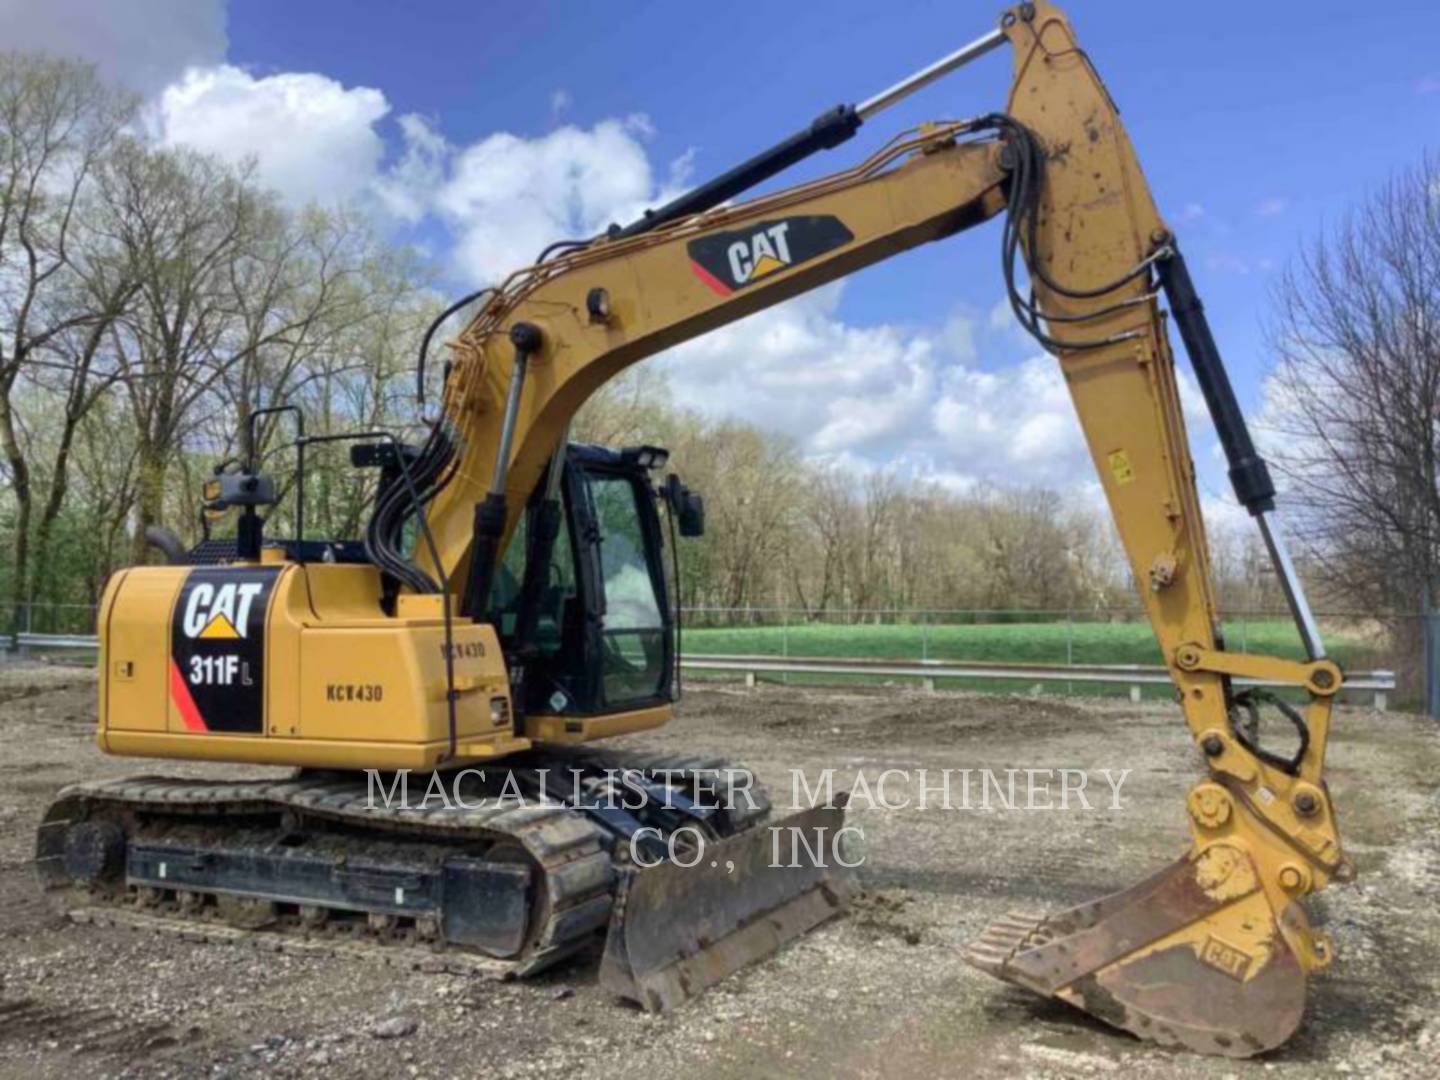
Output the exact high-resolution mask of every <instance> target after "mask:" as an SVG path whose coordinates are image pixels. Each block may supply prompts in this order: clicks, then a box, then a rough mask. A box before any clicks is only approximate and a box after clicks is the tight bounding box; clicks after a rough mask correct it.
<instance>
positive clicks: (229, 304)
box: [101, 140, 288, 562]
mask: <svg viewBox="0 0 1440 1080" xmlns="http://www.w3.org/2000/svg"><path fill="white" fill-rule="evenodd" d="M101 190H102V193H103V197H104V201H105V208H106V228H108V229H109V231H110V233H111V235H112V236H113V238H114V240H115V242H116V244H117V245H118V246H119V248H120V249H121V250H122V251H123V252H124V253H125V256H126V258H127V259H128V260H129V262H130V263H131V265H132V266H133V267H134V268H135V273H136V274H137V276H138V279H139V283H140V285H139V291H138V294H137V297H136V302H135V304H134V305H133V309H132V310H131V311H130V312H128V313H127V314H126V316H125V317H124V318H122V319H120V320H119V321H117V322H116V324H115V325H114V326H113V327H112V329H111V333H110V343H111V346H112V348H113V350H114V355H115V361H116V364H117V365H118V368H119V378H120V382H121V384H122V386H123V387H124V390H125V394H126V397H127V399H128V403H129V407H130V412H131V414H132V416H133V418H134V422H135V425H136V435H137V455H138V460H137V467H138V470H139V477H138V492H137V497H136V506H135V509H136V521H135V529H134V534H133V543H132V557H133V560H134V561H135V562H143V561H144V560H145V555H146V549H145V529H146V528H147V527H148V526H150V525H152V524H156V523H158V522H160V521H161V520H162V518H163V516H164V507H165V497H166V487H165V479H166V470H167V468H168V466H169V465H170V462H171V459H172V455H173V454H174V453H175V452H176V451H177V450H178V449H179V448H180V446H181V444H182V441H183V439H184V437H185V436H186V435H187V433H188V432H189V431H191V430H192V429H193V427H194V426H195V425H196V424H197V423H198V422H199V418H198V417H197V416H196V413H195V407H196V406H197V405H198V404H199V403H201V402H202V401H204V400H205V399H206V398H207V396H208V395H210V394H211V393H212V391H214V389H215V388H216V386H217V384H218V383H219V381H220V380H221V379H222V378H223V377H224V376H225V375H226V374H227V372H228V371H229V370H230V369H231V368H233V367H234V366H235V365H236V364H239V363H241V362H243V361H245V360H246V358H248V357H250V356H252V355H253V354H254V352H255V351H256V350H257V349H259V348H260V347H261V346H262V345H265V344H268V343H269V342H270V341H271V340H273V339H274V338H275V337H277V336H279V335H281V334H283V333H285V332H286V331H287V329H288V326H287V325H286V324H283V323H280V324H276V325H274V326H273V327H271V328H270V330H269V331H268V332H267V331H261V332H259V333H258V336H257V335H256V334H251V333H249V332H247V330H246V315H247V310H246V308H245V306H244V304H243V303H242V302H241V300H240V299H239V298H237V296H236V293H235V288H234V284H235V280H234V276H233V275H234V274H235V273H236V272H237V271H236V266H237V264H238V263H240V262H243V261H244V260H245V258H246V256H247V255H248V254H250V253H251V252H253V251H254V249H255V248H256V246H257V245H259V244H260V243H261V239H260V238H261V237H263V236H265V235H267V234H268V233H271V232H273V231H274V230H277V229H279V228H281V227H283V217H282V216H281V214H280V212H279V210H278V209H277V208H276V205H275V203H274V200H273V199H272V198H271V197H269V196H267V195H265V194H263V193H262V192H260V191H259V190H258V189H257V188H256V187H255V186H254V184H253V183H252V182H251V179H250V176H249V172H248V170H237V169H235V168H232V167H230V166H228V165H225V164H223V163H221V162H219V161H218V160H216V159H213V158H208V157H205V156H203V155H199V154H195V153H193V152H190V151H187V150H164V149H152V148H149V147H146V146H143V145H141V144H139V143H137V142H133V141H128V140H126V141H122V142H121V143H120V144H119V145H118V146H117V147H116V150H115V152H114V154H113V155H112V157H111V160H110V161H109V162H107V165H106V167H105V169H103V170H102V172H101Z"/></svg>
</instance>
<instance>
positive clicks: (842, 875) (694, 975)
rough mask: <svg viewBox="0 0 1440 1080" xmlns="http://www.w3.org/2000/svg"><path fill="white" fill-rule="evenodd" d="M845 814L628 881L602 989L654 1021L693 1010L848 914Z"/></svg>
mask: <svg viewBox="0 0 1440 1080" xmlns="http://www.w3.org/2000/svg"><path fill="white" fill-rule="evenodd" d="M844 825H845V811H844V808H843V806H819V807H814V808H812V809H809V810H803V811H801V812H800V813H797V814H793V815H791V816H790V817H788V818H785V819H783V820H781V821H776V822H770V823H768V824H767V825H764V826H761V827H759V828H754V829H749V830H746V831H745V832H744V833H741V834H740V835H737V836H733V837H730V838H728V839H725V840H722V841H719V842H717V843H713V844H710V845H708V846H707V847H706V848H705V850H704V852H703V856H702V857H701V858H700V859H699V861H697V862H696V863H695V864H694V865H693V866H686V865H682V864H681V863H679V862H671V861H667V862H662V863H660V864H659V865H657V866H652V867H640V866H631V867H629V868H627V870H626V871H625V872H624V875H623V880H622V882H621V885H620V889H619V893H618V896H617V899H616V904H615V908H614V913H613V915H612V916H611V920H610V928H609V932H608V935H607V937H606V940H605V955H604V959H603V960H602V961H601V965H600V983H601V985H602V986H603V987H605V988H606V989H607V990H609V991H610V992H612V993H614V994H617V995H619V996H620V997H623V998H626V999H628V1000H630V1001H634V1002H636V1003H638V1004H639V1005H640V1006H642V1007H643V1008H644V1009H646V1010H647V1011H650V1012H663V1011H665V1010H668V1009H673V1008H675V1007H676V1006H677V1005H680V1004H683V1003H684V1002H685V1001H688V1000H689V999H690V998H692V997H694V996H695V995H697V994H699V993H700V992H702V991H703V990H705V988H706V987H709V986H712V985H714V984H715V983H717V982H719V981H720V980H721V979H724V978H725V977H726V976H728V975H730V974H731V973H733V972H735V971H738V970H739V969H740V968H742V967H745V966H746V965H747V964H752V963H754V962H755V961H757V960H761V959H764V958H765V957H767V956H769V955H771V954H772V953H774V952H775V951H776V950H777V949H779V948H780V947H781V946H783V945H784V944H785V943H786V942H788V941H790V940H791V939H793V938H797V937H799V936H801V935H802V934H805V933H807V932H808V931H810V930H812V929H813V928H815V927H816V926H818V925H819V924H820V923H822V922H824V921H825V920H826V919H829V918H830V917H831V916H833V915H835V914H837V913H838V912H840V911H842V910H843V909H844V908H845V906H846V905H847V903H848V901H849V898H850V895H851V893H852V892H853V891H854V878H853V875H852V874H851V872H850V871H849V870H848V869H846V867H844V866H843V865H841V864H840V863H839V862H838V861H837V860H836V856H837V855H839V856H840V857H841V858H844V854H843V853H842V852H837V851H836V850H835V844H836V841H837V838H838V837H839V835H840V832H841V830H842V829H843V828H844Z"/></svg>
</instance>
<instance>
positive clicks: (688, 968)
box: [36, 749, 853, 1010]
mask: <svg viewBox="0 0 1440 1080" xmlns="http://www.w3.org/2000/svg"><path fill="white" fill-rule="evenodd" d="M432 777H433V779H432ZM427 795H428V796H429V797H428V798H426V796H427ZM843 815H844V811H843V808H842V807H839V806H836V807H817V808H815V809H811V810H807V811H803V812H802V813H799V814H796V815H793V816H791V817H790V818H787V819H785V820H783V821H779V822H776V821H773V820H772V819H771V815H770V807H769V803H768V800H767V799H766V797H765V794H764V792H763V790H762V789H760V787H759V786H758V784H756V783H755V781H754V778H753V776H752V775H751V774H750V773H749V771H748V770H745V769H743V768H741V767H739V766H736V765H733V764H730V763H727V762H724V761H722V760H720V759H714V758H696V757H669V756H659V755H641V754H633V753H616V752H598V751H594V750H589V749H576V750H573V751H552V752H548V753H545V754H543V755H541V754H538V753H537V754H529V755H522V756H520V757H517V758H515V759H512V760H507V761H506V762H505V763H504V764H503V765H501V766H498V767H495V766H492V767H490V768H489V769H487V770H484V771H483V772H482V771H481V770H468V771H466V772H465V773H463V774H460V773H456V774H451V775H447V774H445V773H440V774H431V773H428V772H427V773H423V774H412V775H408V776H405V777H398V776H395V775H390V776H379V775H374V774H366V773H321V772H303V773H300V774H297V775H296V776H295V777H293V778H291V779H287V780H260V781H229V782H227V781H216V782H201V781H193V780H181V779H167V778H157V777H138V778H134V779H126V780H116V781H105V782H98V783H89V784H81V785H76V786H72V787H69V788H66V789H65V790H64V791H63V792H61V794H60V797H59V798H58V799H57V800H56V802H55V803H54V804H53V805H52V806H51V808H50V810H49V812H48V814H47V815H46V818H45V821H44V822H43V823H42V825H41V828H40V831H39V836H38V839H37V849H36V862H37V868H38V870H39V873H40V877H41V880H42V882H43V883H44V885H45V888H46V889H47V891H48V892H50V893H51V894H52V897H53V898H54V900H55V901H56V902H57V904H58V906H60V907H61V908H63V909H64V910H65V911H66V913H67V914H69V915H70V916H71V917H72V918H74V919H76V920H77V921H84V922H90V923H100V924H107V923H108V924H113V923H123V924H127V925H132V926H141V927H144V928H147V929H161V930H170V931H174V932H177V933H180V934H182V935H184V936H188V937H202V938H207V939H210V940H233V939H237V938H239V937H241V936H242V935H243V937H244V939H245V940H247V941H250V942H251V943H253V944H258V945H260V946H261V947H272V948H276V949H298V950H300V951H307V950H310V949H320V950H324V951H339V952H345V953H350V952H354V951H357V950H358V951H361V952H370V953H375V954H377V955H379V956H380V957H381V958H382V959H387V960H389V961H390V962H392V963H393V962H396V958H397V957H399V958H401V959H400V960H399V962H401V963H403V964H405V965H406V966H413V967H432V966H433V967H440V968H448V969H451V970H469V971H473V970H479V971H484V972H488V973H491V974H496V975H500V976H505V977H513V976H525V975H529V974H533V973H535V972H538V971H541V970H543V969H544V968H546V967H549V966H550V965H552V964H554V963H556V962H557V961H560V960H562V959H564V958H566V957H568V956H570V955H572V954H574V953H576V952H578V951H580V950H583V949H586V948H587V947H589V946H591V945H593V944H594V943H595V942H596V941H597V939H598V938H599V937H600V936H601V934H602V933H603V934H604V936H605V952H604V957H603V960H602V964H601V981H602V984H603V985H604V986H605V987H606V988H607V989H609V990H611V991H612V992H614V993H616V994H617V995H619V996H621V997H624V998H627V999H629V1000H632V1001H635V1002H637V1003H639V1004H641V1005H642V1006H644V1007H645V1008H647V1009H650V1010H661V1009H668V1008H672V1007H674V1006H676V1005H679V1004H680V1003H682V1002H684V1001H685V1000H687V999H688V998H690V997H692V996H694V995H695V994H698V993H699V992H701V991H702V990H703V989H705V988H706V987H708V986H710V985H713V984H714V983H715V982H717V981H719V980H720V979H722V978H724V977H726V976H727V975H729V974H730V973H732V972H734V971H736V970H738V969H739V968H741V967H743V966H745V965H746V964H749V963H752V962H754V961H755V960H758V959H760V958H763V957H764V956H768V955H769V954H770V953H772V952H774V951H775V950H776V949H778V948H779V947H780V946H782V945H783V944H784V943H785V942H786V941H789V940H790V939H792V938H794V937H797V936H799V935H801V934H803V933H805V932H807V931H808V930H810V929H812V928H813V927H815V926H817V925H818V924H819V923H821V922H824V921H825V920H826V919H828V918H830V917H831V916H833V915H834V914H836V913H837V912H839V911H841V910H842V909H843V908H844V907H845V905H846V902H847V900H848V897H849V894H850V892H851V890H852V888H853V883H852V879H851V878H850V877H849V875H848V872H847V871H846V870H845V868H844V867H843V866H841V865H838V864H837V863H835V862H834V860H833V859H830V858H828V857H826V856H822V857H821V858H819V859H802V860H792V859H791V858H790V853H791V852H793V851H809V852H824V853H829V852H832V851H833V844H834V839H835V837H836V836H837V834H838V833H839V832H840V830H841V828H842V827H843ZM774 830H779V833H778V834H777V833H776V832H774ZM792 830H798V832H799V833H800V834H801V835H800V836H799V837H798V838H796V839H792V838H790V837H789V836H788V835H787V834H789V833H791V831H792ZM777 835H778V836H781V837H783V838H784V839H783V848H782V846H781V844H782V841H781V840H777V838H776V837H777ZM780 850H783V851H784V852H785V853H786V854H785V857H784V858H783V859H782V860H780V861H779V863H778V864H777V865H772V864H773V863H776V862H777V860H776V859H775V858H774V852H775V851H780ZM796 863H798V864H799V865H796Z"/></svg>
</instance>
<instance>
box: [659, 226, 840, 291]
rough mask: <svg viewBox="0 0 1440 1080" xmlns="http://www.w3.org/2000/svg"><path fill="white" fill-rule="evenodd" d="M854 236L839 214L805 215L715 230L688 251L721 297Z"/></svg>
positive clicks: (693, 263) (692, 262)
mask: <svg viewBox="0 0 1440 1080" xmlns="http://www.w3.org/2000/svg"><path fill="white" fill-rule="evenodd" d="M853 239H855V237H854V234H852V233H851V232H850V230H849V229H847V228H846V227H845V225H844V223H843V222H841V220H840V219H839V218H837V217H831V216H829V215H806V216H798V217H789V218H780V219H779V220H775V221H760V222H756V223H755V224H754V225H752V226H751V227H749V228H747V229H743V230H733V231H726V232H716V233H711V234H710V235H709V236H701V237H698V238H697V239H695V240H692V241H690V243H689V244H688V245H686V250H687V252H688V254H689V255H690V268H691V269H692V270H693V271H694V272H695V275H696V276H697V277H698V278H699V279H700V280H701V281H703V282H704V283H705V284H706V285H708V286H709V287H710V289H711V290H712V291H714V292H715V293H718V294H719V295H720V296H729V295H730V294H731V293H732V292H734V291H735V290H736V289H739V288H742V287H744V286H746V285H751V284H753V283H755V282H757V281H763V280H764V279H766V278H768V277H770V276H771V275H773V274H776V273H779V272H780V271H782V270H788V269H790V268H791V267H792V266H798V265H799V264H800V263H803V262H806V261H808V260H810V259H813V258H815V257H816V256H818V255H824V254H825V253H826V252H828V251H833V250H834V249H835V248H838V247H841V246H843V245H845V244H848V243H849V242H850V241H851V240H853Z"/></svg>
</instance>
